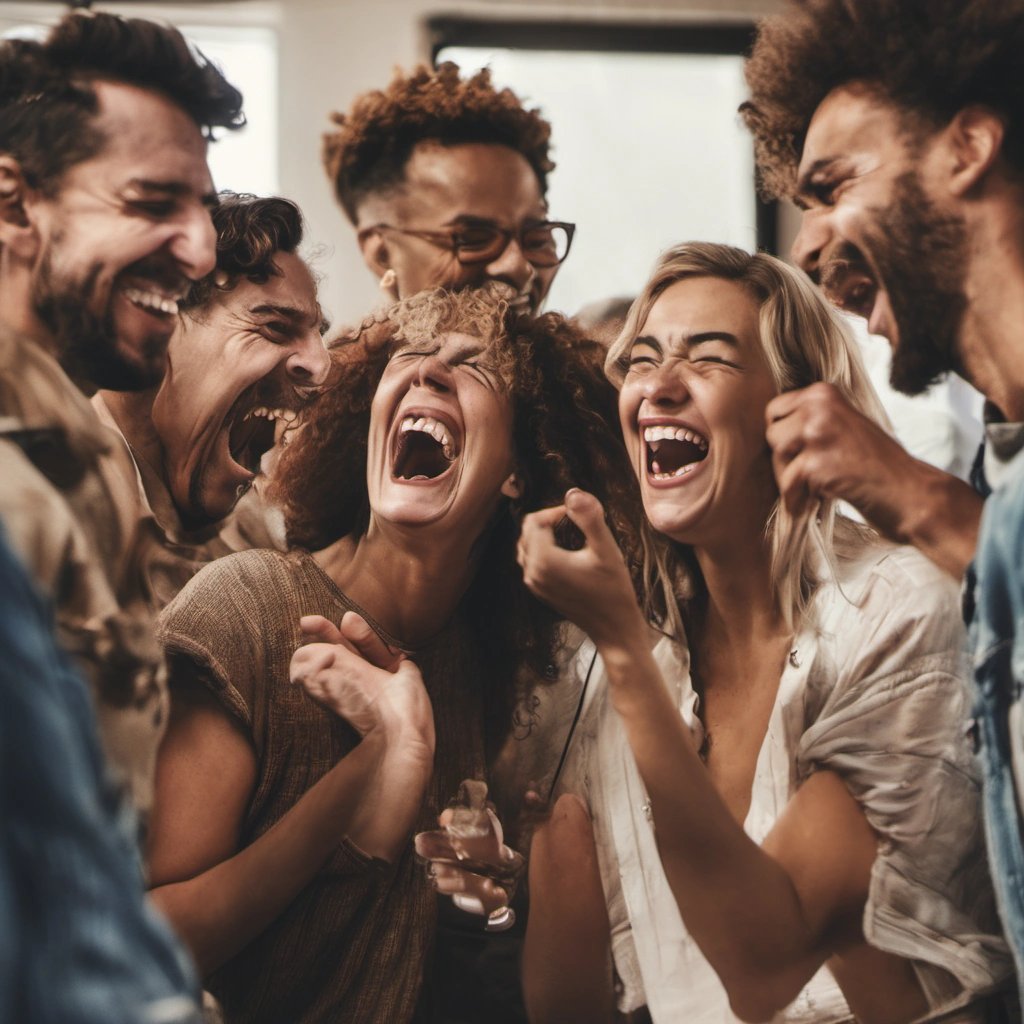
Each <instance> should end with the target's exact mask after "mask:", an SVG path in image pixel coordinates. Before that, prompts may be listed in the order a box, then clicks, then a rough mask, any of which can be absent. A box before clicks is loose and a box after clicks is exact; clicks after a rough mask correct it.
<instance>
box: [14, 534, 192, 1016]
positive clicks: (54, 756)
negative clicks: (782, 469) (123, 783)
mask: <svg viewBox="0 0 1024 1024" xmlns="http://www.w3.org/2000/svg"><path fill="white" fill-rule="evenodd" d="M0 652H2V654H0V709H2V710H0V821H2V822H3V830H2V833H0V1021H5V1022H6V1021H10V1022H15V1021H18V1022H22V1021H24V1022H27V1021H31V1022H32V1024H197V1022H199V1021H201V1016H200V1012H199V1009H198V997H199V989H198V985H197V983H196V979H195V976H194V973H193V969H192V967H191V965H190V963H189V961H188V958H187V957H186V955H185V954H184V951H183V950H182V948H181V947H180V945H179V944H178V942H177V941H176V940H175V938H174V937H173V935H172V934H171V932H170V930H169V928H168V927H167V925H166V924H165V923H164V921H163V920H162V919H161V918H160V917H159V915H158V914H157V913H156V911H155V910H153V909H152V908H151V907H150V905H149V904H148V902H147V899H146V896H145V889H144V886H143V881H142V877H141V873H140V868H139V859H138V851H137V849H136V848H135V847H134V846H133V844H132V843H131V841H130V840H129V839H128V835H127V833H126V831H125V829H124V827H123V821H121V820H119V817H120V816H121V815H122V812H121V811H120V810H119V801H118V798H117V796H116V794H115V792H114V790H113V788H112V787H110V786H109V785H108V784H107V781H106V779H105V776H104V768H103V760H102V754H101V752H100V747H99V742H98V739H97V735H96V724H95V719H94V714H93V709H92V703H91V698H90V695H89V693H88V691H87V689H86V686H85V683H84V682H83V681H82V679H81V678H80V677H79V675H78V673H77V671H76V670H75V669H74V668H73V666H72V665H71V663H70V661H69V659H68V657H67V656H66V655H65V654H64V653H63V652H62V651H61V650H60V649H59V648H58V647H57V645H56V642H55V640H54V632H53V624H52V617H51V613H50V609H49V608H48V607H47V605H46V604H45V603H44V601H43V599H42V598H41V597H40V595H39V594H38V593H37V591H36V590H35V588H34V587H33V585H32V583H31V581H30V580H29V578H28V576H27V575H26V573H25V571H24V569H23V568H22V567H21V565H20V564H19V563H18V561H17V559H16V558H15V556H14V555H13V554H12V553H11V550H10V548H9V547H8V545H7V542H6V540H5V538H4V537H3V534H2V532H0Z"/></svg>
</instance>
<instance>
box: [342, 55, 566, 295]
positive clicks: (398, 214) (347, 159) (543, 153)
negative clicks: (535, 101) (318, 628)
mask: <svg viewBox="0 0 1024 1024" xmlns="http://www.w3.org/2000/svg"><path fill="white" fill-rule="evenodd" d="M332 120H333V122H334V124H335V128H334V130H333V131H331V132H329V133H328V134H327V135H325V137H324V164H325V167H326V170H327V174H328V177H329V178H330V179H331V183H332V185H333V188H334V191H335V194H336V196H337V198H338V202H339V203H340V204H341V207H342V209H343V210H344V212H345V215H346V216H347V217H348V219H349V221H351V223H352V224H353V226H354V227H355V228H356V232H357V238H358V241H359V246H360V249H361V250H362V253H363V258H364V260H365V261H366V265H367V266H368V267H369V268H370V270H371V272H372V273H373V274H374V275H375V276H376V277H377V278H379V279H380V284H381V288H382V289H383V290H384V291H385V293H386V294H387V295H388V296H389V297H390V298H392V299H399V298H405V297H407V296H409V295H413V294H414V293H416V292H418V291H420V290H422V289H424V288H432V287H445V288H456V289H457V288H466V287H476V286H479V285H481V284H483V283H484V282H485V281H488V280H493V281H501V282H504V283H505V284H506V285H507V286H508V288H509V291H508V298H509V301H510V302H511V304H512V305H514V306H518V307H521V308H523V309H527V310H529V311H531V312H536V311H537V310H538V309H539V307H540V305H541V303H542V302H543V301H544V297H545V296H546V295H547V293H548V290H549V289H550V287H551V283H552V281H553V280H554V278H555V274H556V273H557V272H558V267H559V265H560V264H561V262H562V261H563V260H564V259H565V257H566V256H567V255H568V253H569V247H570V245H571V243H572V236H573V231H574V229H575V228H574V225H572V224H566V223H564V222H555V221H550V220H549V219H548V208H547V202H546V198H545V197H546V194H547V185H548V174H549V173H550V172H551V171H552V169H553V168H554V166H555V165H554V163H553V162H552V160H551V157H550V155H549V145H550V136H551V126H550V124H548V122H547V121H545V120H544V119H543V118H542V117H541V116H540V113H539V111H537V110H527V109H526V108H524V107H523V105H522V104H521V103H520V101H519V99H518V98H517V97H516V95H515V94H514V93H513V92H512V91H511V90H510V89H496V88H495V87H494V85H493V83H492V82H491V75H490V72H489V71H487V70H483V71H478V72H477V73H476V74H475V75H473V76H472V77H470V78H460V77H459V68H458V67H457V65H455V64H452V63H450V62H446V63H444V64H441V65H440V66H439V67H438V68H437V69H436V70H434V69H430V68H427V67H419V68H416V69H415V70H414V71H412V72H411V73H409V74H404V73H402V72H401V71H399V72H397V73H396V74H395V77H394V78H393V80H392V81H391V84H390V85H389V86H388V87H387V88H386V89H384V90H372V91H370V92H366V93H363V94H362V95H360V96H358V97H356V100H355V102H354V103H353V104H352V107H351V109H350V110H349V112H348V113H347V114H341V113H335V114H334V115H332Z"/></svg>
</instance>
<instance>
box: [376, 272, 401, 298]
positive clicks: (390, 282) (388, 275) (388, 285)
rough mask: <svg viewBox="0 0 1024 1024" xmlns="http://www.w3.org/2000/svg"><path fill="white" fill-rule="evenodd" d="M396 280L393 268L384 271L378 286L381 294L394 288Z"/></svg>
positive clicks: (396, 276)
mask: <svg viewBox="0 0 1024 1024" xmlns="http://www.w3.org/2000/svg"><path fill="white" fill-rule="evenodd" d="M397 280H398V275H397V274H396V273H395V268H394V267H388V269H387V270H385V271H384V273H383V274H381V277H380V282H379V284H378V286H379V288H380V290H381V291H382V292H387V291H390V290H391V289H392V288H394V287H395V282H396V281H397Z"/></svg>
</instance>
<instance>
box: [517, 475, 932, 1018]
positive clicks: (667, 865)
mask: <svg viewBox="0 0 1024 1024" xmlns="http://www.w3.org/2000/svg"><path fill="white" fill-rule="evenodd" d="M567 511H568V514H569V515H570V516H571V517H572V519H573V521H574V522H575V523H576V524H577V525H578V526H579V527H580V528H581V529H582V530H583V533H584V534H585V536H586V539H587V546H586V548H584V549H583V550H582V551H579V552H568V551H563V550H562V549H559V548H557V547H556V546H555V545H554V541H553V538H552V537H551V527H552V526H553V525H554V523H555V522H557V520H558V518H560V516H561V512H562V510H561V509H555V510H548V511H546V512H542V513H537V514H536V515H535V516H533V517H530V518H528V520H527V523H526V524H524V528H523V539H522V541H521V545H520V549H521V552H522V554H521V562H522V563H523V564H524V575H525V578H526V581H527V584H528V585H529V586H531V587H532V588H533V589H534V591H535V592H536V593H537V594H538V595H539V596H541V597H543V598H544V599H545V600H548V601H549V603H552V604H554V605H555V607H557V608H559V610H561V611H562V612H563V613H565V614H567V615H569V617H570V618H572V619H573V620H574V621H576V622H577V623H578V624H579V625H580V626H581V627H582V628H583V629H585V630H586V631H587V632H588V633H589V634H590V636H591V637H592V639H593V640H594V642H595V643H596V644H597V646H598V649H599V651H600V652H601V655H602V658H603V660H604V663H605V668H606V671H607V673H608V679H609V685H610V694H611V697H612V702H613V704H614V706H615V709H616V711H617V712H618V714H619V716H620V718H621V719H622V722H623V725H624V727H625V730H626V735H627V738H628V740H629V743H630V746H631V748H632V751H633V755H634V757H635V758H636V763H637V767H638V769H639V771H640V775H641V778H642V779H643V782H644V785H645V787H646V789H647V792H648V795H649V796H650V800H651V809H652V813H653V817H654V821H655V823H656V829H657V842H658V851H659V855H660V857H661V861H662V864H663V866H664V869H665V875H666V878H667V880H668V882H669V885H670V887H671V889H672V892H673V895H674V896H675V898H676V901H677V903H678V905H679V909H680V912H681V913H682V916H683V919H684V921H685V922H686V926H687V929H688V930H689V932H690V934H691V935H692V936H693V937H694V939H695V940H696V942H697V943H698V945H699V946H700V948H701V950H702V951H703V953H704V955H705V956H706V957H707V959H708V961H709V962H710V963H711V965H712V966H713V967H714V969H715V971H716V973H717V974H718V976H719V978H720V979H721V980H722V983H723V985H724V986H725V988H726V990H727V992H728V994H729V999H730V1003H731V1005H732V1007H733V1010H734V1012H735V1013H736V1014H737V1015H738V1016H739V1017H741V1018H742V1019H745V1020H764V1019H766V1018H768V1017H770V1016H772V1014H774V1013H775V1012H777V1011H778V1010H780V1009H781V1008H782V1007H784V1006H786V1005H787V1004H788V1003H789V1002H791V1001H792V1000H793V998H795V997H796V995H797V994H798V993H799V991H800V989H801V988H802V987H803V986H804V985H805V984H806V983H807V981H809V980H810V978H811V977H812V976H813V974H814V973H815V972H816V971H817V969H818V968H819V967H820V966H821V964H822V963H823V962H824V961H825V960H826V959H827V958H828V957H829V956H831V955H832V954H833V953H835V952H836V951H840V950H843V949H845V948H847V947H849V946H852V945H855V944H856V943H858V942H862V941H863V937H862V935H861V932H860V916H861V914H862V912H863V907H864V903H865V900H866V898H867V892H868V886H869V882H870V873H871V866H872V864H873V862H874V859H875V856H876V851H877V838H876V836H875V834H874V832H873V831H872V829H871V827H870V826H869V824H868V822H867V820H866V818H865V817H864V814H863V812H862V811H861V809H860V806H859V805H858V804H857V802H856V800H854V798H853V797H852V795H851V794H850V793H849V791H848V790H847V789H846V787H845V786H844V785H843V783H842V781H841V780H840V779H839V777H838V776H836V775H834V774H832V773H830V772H819V773H817V774H815V775H814V776H812V777H811V778H810V779H809V780H808V781H807V782H806V783H805V784H804V785H803V786H802V787H801V788H800V790H799V791H798V793H797V794H796V795H795V796H794V798H793V799H792V800H791V801H790V803H789V805H788V806H787V808H786V810H785V812H784V813H783V815H782V817H781V818H780V819H779V821H778V822H777V824H776V827H775V829H774V830H773V831H772V833H771V835H770V836H769V837H768V838H767V840H766V841H765V844H764V846H763V847H761V846H758V845H757V844H756V843H754V842H753V841H752V840H751V839H750V838H749V837H748V836H747V835H746V833H745V832H744V831H743V829H742V827H741V826H740V825H739V824H738V823H737V822H736V820H735V819H734V818H733V816H732V814H731V813H730V811H729V809H728V807H727V806H726V804H725V802H724V801H723V800H722V799H721V797H720V796H719V794H718V793H717V791H716V790H715V789H714V786H713V785H712V783H711V782H710V780H709V778H708V775H707V772H706V771H705V769H704V766H703V765H702V764H701V762H700V759H699V758H698V756H697V754H696V752H695V751H694V750H693V745H692V743H691V741H690V737H689V736H688V735H687V732H686V727H685V725H684V724H683V722H682V719H681V718H680V716H679V713H678V709H677V708H676V707H675V706H674V705H673V702H672V699H671V697H670V695H669V693H668V690H667V689H666V687H665V683H664V680H663V679H662V677H661V673H660V671H659V669H658V666H657V664H656V663H655V661H654V658H653V656H652V654H651V652H650V646H649V640H648V635H647V629H646V625H645V623H644V622H643V618H642V616H641V615H640V612H639V609H638V608H637V607H636V602H635V600H634V599H633V596H632V592H631V588H630V586H629V579H628V576H627V574H626V572H625V568H624V566H623V563H622V559H621V555H619V553H618V551H617V550H616V549H615V547H614V541H613V540H612V537H611V534H610V533H609V532H608V530H607V527H606V526H605V525H604V521H603V518H602V516H601V508H600V505H599V504H598V503H597V501H596V500H595V499H593V498H592V497H591V496H589V495H583V496H582V497H581V498H576V499H575V500H574V503H573V504H570V505H569V507H568V509H567ZM921 1008H922V1009H924V1004H923V1002H922V1003H921ZM913 1016H914V1014H909V1015H908V1016H907V1017H905V1018H903V1019H912V1017H913ZM892 1019H899V1018H892Z"/></svg>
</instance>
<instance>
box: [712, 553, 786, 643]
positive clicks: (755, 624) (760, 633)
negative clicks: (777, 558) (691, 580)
mask: <svg viewBox="0 0 1024 1024" xmlns="http://www.w3.org/2000/svg"><path fill="white" fill-rule="evenodd" d="M694 555H695V557H696V559H697V564H698V565H699V566H700V571H701V575H702V576H703V578H704V586H705V589H706V591H707V605H706V607H705V609H704V613H703V617H702V621H701V622H700V626H699V630H700V636H699V637H697V638H695V639H696V641H697V643H698V645H699V646H705V645H707V644H710V643H712V642H714V643H715V645H716V646H720V645H724V646H725V648H727V649H731V650H733V651H742V650H749V649H751V648H754V647H758V646H759V645H761V644H763V643H764V642H765V641H766V640H770V639H774V638H778V637H780V636H782V635H783V634H784V633H785V632H786V630H785V626H784V624H783V619H782V615H781V614H780V612H779V608H778V604H777V602H776V600H775V591H774V587H773V586H772V576H771V553H770V550H769V547H768V544H767V542H766V541H765V540H764V539H763V538H762V536H761V535H760V534H753V535H752V536H751V540H750V541H749V542H747V543H745V544H744V543H733V544H729V545H725V546H722V547H720V548H695V549H694Z"/></svg>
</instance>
